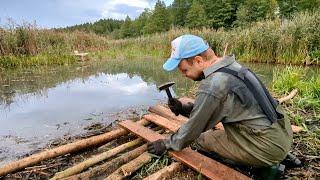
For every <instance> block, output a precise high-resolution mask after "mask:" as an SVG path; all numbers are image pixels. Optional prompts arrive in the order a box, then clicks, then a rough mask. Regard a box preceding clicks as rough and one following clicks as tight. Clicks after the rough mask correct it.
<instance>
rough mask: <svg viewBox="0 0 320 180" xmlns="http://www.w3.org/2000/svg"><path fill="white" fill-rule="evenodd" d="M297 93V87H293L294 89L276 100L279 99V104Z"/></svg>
mask: <svg viewBox="0 0 320 180" xmlns="http://www.w3.org/2000/svg"><path fill="white" fill-rule="evenodd" d="M297 94H298V89H294V90H292V91H291V92H290V93H289V95H288V96H285V97H282V98H279V99H278V101H279V103H280V104H281V103H283V102H285V101H288V100H290V99H292V98H294V97H295V96H296V95H297Z"/></svg>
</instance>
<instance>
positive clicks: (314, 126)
mask: <svg viewBox="0 0 320 180" xmlns="http://www.w3.org/2000/svg"><path fill="white" fill-rule="evenodd" d="M309 71H310V70H308V69H306V68H302V67H293V66H291V67H290V66H289V67H286V68H285V69H277V70H275V72H274V75H273V83H272V91H273V92H275V93H276V94H278V95H283V94H287V93H289V92H290V91H291V90H293V89H298V91H299V92H298V95H297V96H296V97H294V98H293V99H292V100H291V101H289V102H287V103H285V104H283V106H284V108H285V110H286V112H287V114H288V116H289V118H290V120H291V122H292V123H293V124H296V125H298V126H301V127H303V128H304V132H301V133H298V134H294V146H293V151H294V152H300V155H299V156H300V158H301V157H302V158H303V159H304V160H305V163H306V170H307V171H310V173H312V171H311V169H312V168H314V167H315V165H316V164H318V163H317V159H314V157H317V156H319V155H320V129H319V127H320V74H319V70H314V72H309ZM304 173H305V172H304Z"/></svg>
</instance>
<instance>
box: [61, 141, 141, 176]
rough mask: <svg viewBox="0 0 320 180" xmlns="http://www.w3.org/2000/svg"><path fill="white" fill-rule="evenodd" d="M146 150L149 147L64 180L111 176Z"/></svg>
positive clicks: (125, 154)
mask: <svg viewBox="0 0 320 180" xmlns="http://www.w3.org/2000/svg"><path fill="white" fill-rule="evenodd" d="M146 150H147V145H142V146H140V147H138V148H136V149H134V150H132V151H129V152H126V153H124V154H122V155H121V156H119V157H117V158H115V159H113V160H111V161H108V162H106V163H104V164H102V165H99V166H97V167H94V168H92V169H90V170H88V171H85V172H83V173H80V174H77V175H74V176H70V177H67V178H64V180H77V179H90V178H93V177H95V178H97V177H99V176H102V175H105V174H111V173H112V172H114V171H115V170H117V169H118V168H119V167H120V166H122V165H123V164H125V163H127V162H129V161H131V160H133V159H135V158H137V157H138V156H139V155H141V154H143V153H144V152H146Z"/></svg>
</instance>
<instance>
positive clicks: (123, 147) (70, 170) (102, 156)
mask: <svg viewBox="0 0 320 180" xmlns="http://www.w3.org/2000/svg"><path fill="white" fill-rule="evenodd" d="M142 142H143V140H142V139H141V138H138V139H136V140H134V141H130V142H127V143H125V144H122V145H120V146H117V147H115V148H114V149H111V150H109V151H106V152H103V153H101V154H98V155H96V156H94V157H92V158H89V159H86V160H85V161H83V162H81V163H79V164H76V165H75V166H72V167H70V168H68V169H66V170H64V171H61V172H58V173H56V174H55V176H54V177H53V178H52V180H55V179H61V178H64V177H68V176H71V175H74V174H77V173H79V172H81V171H83V170H85V169H87V168H88V167H90V166H92V165H94V164H97V163H98V162H101V161H103V160H106V159H108V158H111V157H113V156H115V155H116V154H118V153H120V152H122V151H124V150H126V149H128V148H130V147H133V146H136V145H138V144H141V143H142Z"/></svg>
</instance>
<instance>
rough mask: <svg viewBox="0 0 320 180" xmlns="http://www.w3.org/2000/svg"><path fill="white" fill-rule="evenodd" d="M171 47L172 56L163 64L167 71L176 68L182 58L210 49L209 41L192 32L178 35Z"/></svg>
mask: <svg viewBox="0 0 320 180" xmlns="http://www.w3.org/2000/svg"><path fill="white" fill-rule="evenodd" d="M171 47H172V49H171V56H170V58H169V59H168V60H167V61H166V62H165V63H164V64H163V69H164V70H166V71H172V70H174V69H176V68H177V67H178V65H179V63H180V61H181V59H185V58H190V57H193V56H196V55H198V54H200V53H202V52H204V51H206V50H207V49H209V45H208V43H207V42H205V41H204V40H203V39H202V38H201V37H199V36H195V35H191V34H186V35H182V36H179V37H177V38H176V39H174V40H173V41H172V42H171Z"/></svg>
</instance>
